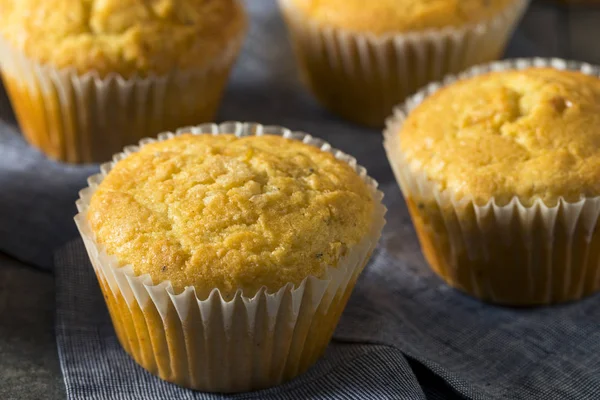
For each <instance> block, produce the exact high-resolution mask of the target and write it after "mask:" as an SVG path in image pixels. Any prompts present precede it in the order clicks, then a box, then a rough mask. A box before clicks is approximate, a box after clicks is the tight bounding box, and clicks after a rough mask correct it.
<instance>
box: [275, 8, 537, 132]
mask: <svg viewBox="0 0 600 400" xmlns="http://www.w3.org/2000/svg"><path fill="white" fill-rule="evenodd" d="M297 1H298V0H279V3H280V5H281V8H282V11H283V14H284V16H285V18H286V20H287V23H288V27H289V30H290V34H291V39H292V44H293V45H294V49H295V52H296V56H297V59H298V61H299V64H300V71H301V74H302V77H303V80H304V81H305V82H306V84H307V85H308V87H309V88H310V89H311V91H312V92H313V93H314V94H315V96H316V97H317V98H318V99H319V100H320V101H321V102H322V103H323V104H324V105H325V106H326V107H328V108H329V109H331V110H332V111H334V112H336V113H337V114H339V115H341V116H342V117H344V118H347V119H349V120H351V121H355V122H359V123H362V124H366V125H370V126H376V127H381V126H383V125H384V121H385V118H386V117H387V116H388V115H389V114H390V113H391V112H392V108H393V107H394V106H395V105H396V104H398V103H400V102H401V101H403V100H404V99H405V98H406V96H408V95H410V94H412V93H414V92H416V91H417V90H418V89H419V88H421V87H422V86H424V85H425V84H427V83H429V82H432V81H435V80H439V79H441V78H443V77H444V76H445V75H446V74H448V73H458V72H460V71H462V70H464V69H465V68H467V67H470V66H473V65H476V64H480V63H482V62H488V61H492V60H495V59H498V58H499V57H500V56H501V55H502V52H503V51H504V48H505V46H506V43H507V41H508V39H509V38H510V36H511V34H512V32H513V29H514V28H515V26H516V24H517V22H518V21H519V19H520V18H521V16H522V14H523V12H524V11H525V9H526V8H527V5H528V3H529V1H528V0H515V2H514V3H513V4H511V5H509V6H508V7H507V8H506V9H505V10H504V11H502V12H500V13H499V14H498V15H497V16H495V17H493V18H491V19H489V20H486V21H483V22H480V23H477V24H471V25H465V26H463V27H458V28H452V27H448V28H444V29H431V30H426V31H422V32H409V33H404V34H386V35H381V36H376V35H374V34H371V33H360V32H352V31H347V30H342V29H338V28H334V27H331V26H323V25H321V24H318V23H316V22H314V21H311V20H310V19H309V18H306V17H304V16H303V13H302V12H301V11H299V10H298V9H297V7H296V6H295V3H296V2H297Z"/></svg>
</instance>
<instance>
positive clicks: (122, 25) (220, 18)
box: [0, 0, 245, 151]
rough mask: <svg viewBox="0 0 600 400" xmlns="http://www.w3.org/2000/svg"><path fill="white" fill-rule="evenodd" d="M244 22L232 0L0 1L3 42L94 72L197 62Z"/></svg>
mask: <svg viewBox="0 0 600 400" xmlns="http://www.w3.org/2000/svg"><path fill="white" fill-rule="evenodd" d="M244 24H245V17H244V14H243V10H242V9H241V7H240V6H239V4H238V3H237V2H235V1H232V0H184V1H182V0H152V1H141V0H104V1H92V0H79V1H71V0H0V34H1V35H2V36H3V38H4V40H6V41H7V42H8V44H9V45H10V46H12V47H15V48H17V49H18V50H20V51H22V52H23V54H24V55H25V56H26V57H29V58H30V59H34V60H36V61H37V62H39V63H40V64H50V65H52V66H53V67H55V68H58V69H62V68H74V69H75V70H77V72H78V73H79V74H85V73H86V72H89V71H95V72H96V73H97V74H98V75H100V76H102V77H104V76H106V75H108V74H111V73H117V74H119V75H121V76H123V77H125V78H129V77H131V76H133V75H141V76H146V75H148V74H150V73H152V74H158V75H162V74H166V73H168V72H170V71H172V70H173V68H180V69H192V68H203V67H205V66H206V65H207V64H210V63H211V62H212V61H213V60H214V59H215V58H219V57H220V55H221V53H222V49H223V47H226V46H227V45H228V43H229V42H230V40H231V39H232V38H235V37H237V36H238V35H239V32H240V31H242V30H243V29H244ZM116 150H117V149H115V151H116Z"/></svg>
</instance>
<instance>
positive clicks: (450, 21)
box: [293, 0, 515, 35]
mask: <svg viewBox="0 0 600 400" xmlns="http://www.w3.org/2000/svg"><path fill="white" fill-rule="evenodd" d="M514 1H515V0H375V1H365V0H293V3H294V5H295V6H296V8H297V10H298V11H299V12H302V13H303V14H305V15H306V16H307V17H309V18H311V19H312V20H313V21H316V22H317V23H319V24H322V25H325V26H333V27H335V28H339V29H346V30H350V31H354V32H370V33H373V34H377V35H382V34H386V33H404V32H409V31H422V30H426V29H438V28H444V27H457V26H462V25H465V24H469V23H476V22H480V21H484V20H486V19H489V18H492V17H494V16H496V15H498V13H499V12H501V11H503V10H504V9H505V8H506V7H507V6H508V5H510V4H513V3H514Z"/></svg>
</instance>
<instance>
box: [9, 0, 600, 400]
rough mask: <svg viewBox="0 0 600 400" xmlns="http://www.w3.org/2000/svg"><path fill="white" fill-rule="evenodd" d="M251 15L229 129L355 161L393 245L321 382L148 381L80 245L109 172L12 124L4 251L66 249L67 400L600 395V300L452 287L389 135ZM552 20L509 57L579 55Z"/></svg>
mask: <svg viewBox="0 0 600 400" xmlns="http://www.w3.org/2000/svg"><path fill="white" fill-rule="evenodd" d="M247 5H248V8H249V11H250V14H251V17H252V29H251V31H250V33H249V36H248V38H247V41H246V45H245V48H244V52H243V55H242V57H241V58H240V61H239V63H238V65H237V66H236V69H235V71H234V74H233V76H232V80H231V84H230V87H229V89H228V91H227V94H226V96H225V99H224V103H223V106H222V107H221V111H220V115H219V120H242V121H259V122H261V123H265V124H279V125H284V126H287V127H289V128H291V129H295V130H304V131H307V132H310V133H312V134H314V135H316V136H319V137H322V138H324V139H326V140H328V141H329V142H331V143H332V144H333V145H334V146H336V147H338V148H340V149H342V150H344V151H346V152H348V153H350V154H352V155H354V156H356V157H357V158H358V160H359V162H360V163H361V164H363V165H365V166H366V167H367V168H368V170H369V173H370V175H372V176H373V177H375V178H376V179H377V180H379V182H381V183H382V189H383V190H384V192H385V193H386V198H385V202H386V205H387V206H388V208H389V213H388V216H387V219H388V225H387V227H386V229H385V232H384V234H383V238H382V241H381V244H380V246H379V248H378V250H377V251H376V253H375V254H374V256H373V260H372V262H371V263H370V265H369V266H368V267H367V269H366V270H365V273H364V274H363V275H362V277H361V278H360V280H359V283H358V285H357V288H356V290H355V292H354V294H353V296H352V297H351V299H350V302H349V305H348V307H347V309H346V311H345V313H344V316H343V317H342V321H341V323H340V325H339V327H338V329H337V331H336V333H335V337H334V341H333V342H332V344H331V346H330V348H329V349H328V351H327V354H326V355H325V357H324V358H323V359H322V360H321V361H320V362H318V363H317V365H316V366H315V367H313V368H312V369H311V370H310V371H309V372H307V373H306V374H304V375H303V376H301V377H298V378H297V379H295V380H293V381H291V382H289V383H287V384H284V385H282V386H280V387H277V388H273V389H269V390H266V391H262V392H256V393H248V394H240V395H237V396H229V397H226V396H219V395H209V394H202V393H198V392H193V391H189V390H185V389H182V388H178V387H176V386H174V385H171V384H168V383H165V382H162V381H160V380H159V379H157V378H154V377H152V376H151V375H149V374H148V373H146V372H145V371H144V370H143V369H142V368H140V367H138V366H137V365H136V364H135V363H134V362H133V361H132V360H131V359H130V358H129V357H128V356H127V355H126V354H125V352H124V351H123V350H122V349H121V348H120V347H119V345H118V343H117V340H116V337H115V335H114V332H113V329H112V326H111V324H110V320H109V318H108V313H107V311H106V307H105V306H104V303H103V298H102V295H101V294H100V291H99V289H98V285H97V282H96V278H95V276H94V273H93V270H92V268H91V266H90V264H89V261H88V259H87V255H86V253H85V250H84V248H83V245H82V243H81V241H80V240H78V239H74V238H76V236H77V235H76V231H75V228H74V224H73V221H72V217H73V215H74V214H75V212H76V211H75V207H74V205H73V204H74V200H75V199H76V197H77V191H78V190H79V189H80V188H82V187H83V186H84V185H85V179H86V177H87V176H88V175H90V174H92V173H94V172H95V171H96V170H97V166H90V167H74V166H66V165H61V164H59V163H54V162H51V161H48V160H46V159H45V158H44V157H43V156H42V155H41V154H39V153H38V152H37V151H35V150H33V149H31V148H29V147H27V146H26V145H25V144H24V142H23V140H22V139H21V138H20V137H19V136H18V134H17V131H16V129H15V128H14V125H12V124H11V122H10V118H8V119H7V120H8V122H0V221H1V223H0V251H3V252H6V253H8V254H10V255H12V256H14V257H17V258H19V259H21V260H24V261H27V262H29V263H31V264H32V265H36V266H38V267H41V268H51V267H52V265H53V261H52V253H53V251H54V250H55V249H57V248H59V247H61V246H62V247H61V249H60V250H59V251H58V252H57V253H56V257H55V259H54V270H55V273H56V278H57V279H56V282H57V317H56V335H57V343H58V350H59V356H60V359H61V366H62V370H63V373H64V377H65V382H66V387H67V394H68V398H69V399H71V400H75V399H89V400H108V399H144V400H146V399H147V400H154V399H218V398H238V399H263V398H264V399H278V398H281V399H308V398H311V399H325V398H335V399H385V398H389V399H425V398H427V399H455V398H456V399H462V398H468V399H597V398H600V330H598V329H597V321H599V320H600V297H599V296H594V297H592V298H589V299H587V300H584V301H582V302H579V303H576V304H571V305H566V306H562V307H553V308H545V309H536V310H514V309H506V308H498V307H493V306H490V305H485V304H482V303H480V302H478V301H476V300H473V299H470V298H468V297H466V296H464V295H462V294H460V293H458V292H456V291H454V290H452V289H450V288H448V287H447V286H446V285H444V284H443V283H442V282H441V281H440V280H439V279H438V278H437V277H435V276H434V275H433V274H432V273H431V272H430V270H429V269H428V268H427V266H426V264H425V262H424V260H423V258H422V256H421V253H420V250H419V246H418V243H417V240H416V237H415V234H414V231H413V229H412V225H411V223H410V218H409V216H408V214H407V211H406V207H405V205H404V202H403V200H402V197H401V194H400V192H399V190H398V188H397V186H396V184H395V182H394V180H393V176H392V173H391V170H390V168H389V165H388V163H387V161H386V159H385V155H384V152H383V148H382V145H381V141H382V140H381V135H380V134H379V132H377V131H374V130H369V129H363V128H360V127H356V126H354V125H352V124H349V123H347V122H344V121H342V120H340V119H338V118H336V117H335V116H333V115H331V114H329V113H328V112H327V111H325V110H324V109H323V108H321V107H320V106H319V105H318V104H317V103H316V102H315V101H314V100H313V99H312V97H311V96H310V95H308V94H307V93H306V92H305V91H304V90H303V89H302V87H301V86H300V84H299V82H298V79H297V71H296V69H295V66H294V62H293V57H292V54H291V51H290V48H289V45H288V43H287V39H286V35H285V29H284V26H283V23H282V21H281V19H280V17H279V14H278V12H277V10H276V6H275V3H274V0H262V1H248V2H247ZM553 15H554V16H556V15H557V14H556V13H554V11H553V9H552V8H550V7H549V6H548V7H547V6H543V5H540V6H538V3H535V4H534V8H533V10H532V11H531V12H530V13H529V15H528V18H527V21H529V22H530V23H529V24H528V23H527V21H526V22H525V24H524V25H523V26H522V27H521V30H520V31H519V32H517V35H516V37H515V40H514V41H513V43H512V44H511V47H510V50H509V55H510V56H531V55H541V56H548V55H558V56H565V55H566V54H568V53H565V52H563V51H561V50H560V48H559V47H556V46H553V45H552V46H547V45H546V43H550V42H551V40H550V39H551V37H553V36H557V35H558V36H561V37H562V36H563V33H560V34H557V33H556V32H555V29H556V26H555V25H552V24H551V23H548V21H553V19H552V18H553V17H552V16H553ZM533 24H535V26H534V25H533ZM540 29H541V31H540ZM544 29H547V31H546V32H545V33H544V31H543V30H544ZM528 38H534V39H535V38H538V39H540V40H541V41H539V42H538V41H537V39H535V40H533V39H528ZM1 98H2V96H1V95H0V109H1V108H2V99H1ZM3 115H5V114H3Z"/></svg>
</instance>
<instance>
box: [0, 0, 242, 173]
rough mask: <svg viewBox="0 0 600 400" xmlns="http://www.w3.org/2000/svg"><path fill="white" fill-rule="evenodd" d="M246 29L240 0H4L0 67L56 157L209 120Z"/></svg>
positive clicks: (89, 154) (96, 154) (16, 101)
mask: <svg viewBox="0 0 600 400" xmlns="http://www.w3.org/2000/svg"><path fill="white" fill-rule="evenodd" d="M245 30H246V16H245V12H244V10H243V7H242V5H241V4H240V2H239V1H238V0H219V1H214V0H213V1H206V0H155V1H152V2H148V1H142V0H105V1H90V0H73V1H71V0H18V1H16V0H0V65H1V67H2V77H3V80H4V83H5V86H6V88H7V91H8V94H9V97H10V99H11V103H12V105H13V108H14V110H15V113H16V115H17V119H18V122H19V125H20V126H21V129H22V131H23V134H24V136H25V137H26V139H27V140H28V141H29V143H31V144H32V145H34V146H35V147H37V148H39V149H40V150H42V151H43V152H44V153H45V154H46V155H47V156H48V157H50V158H53V159H55V160H60V161H66V162H72V163H84V162H96V161H104V160H106V159H108V158H109V157H110V156H111V155H112V154H114V153H115V152H117V151H119V150H120V149H122V148H123V147H124V146H125V145H127V144H130V143H134V142H137V141H138V140H140V139H141V138H143V137H146V136H150V135H156V134H158V133H159V132H161V131H164V130H170V129H176V128H177V127H179V126H185V125H190V124H195V123H198V122H203V121H210V120H212V119H213V117H214V114H215V112H216V110H217V107H218V105H219V102H220V99H221V95H222V92H223V89H224V86H225V84H226V81H227V78H228V76H229V70H230V68H231V66H232V64H233V62H234V60H235V58H236V56H237V54H238V52H239V49H240V46H241V43H242V41H243V36H244V34H245Z"/></svg>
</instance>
